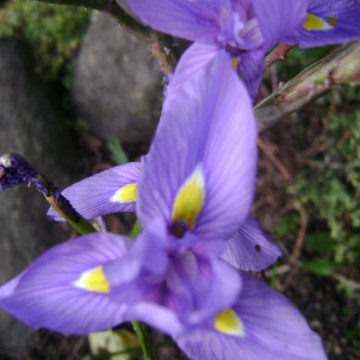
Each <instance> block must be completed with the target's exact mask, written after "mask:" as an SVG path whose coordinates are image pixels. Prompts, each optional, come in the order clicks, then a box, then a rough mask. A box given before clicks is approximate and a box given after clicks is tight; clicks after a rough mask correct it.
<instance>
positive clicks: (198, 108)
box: [137, 50, 257, 239]
mask: <svg viewBox="0 0 360 360" xmlns="http://www.w3.org/2000/svg"><path fill="white" fill-rule="evenodd" d="M176 76H177V73H175V74H174V78H175V77H176ZM256 135H257V131H256V122H255V118H254V114H253V111H252V107H251V103H250V99H249V96H248V94H247V91H246V89H245V87H244V85H243V84H242V82H241V81H240V80H239V79H238V77H237V74H236V73H235V72H234V71H233V69H232V67H231V61H230V57H229V55H228V54H227V53H226V52H225V51H222V50H219V51H218V52H217V55H216V56H214V57H213V59H212V60H211V61H210V62H209V63H208V64H207V65H206V66H203V67H202V68H201V69H199V70H198V71H197V72H196V73H194V74H193V76H192V77H191V78H189V79H188V80H187V81H185V82H184V83H183V86H182V87H181V89H178V90H177V91H176V96H170V97H169V98H168V97H167V98H166V100H165V105H164V109H163V113H162V116H161V119H160V123H159V126H158V129H157V132H156V134H155V138H154V141H153V144H152V147H151V149H150V152H149V155H148V158H147V163H146V168H145V170H144V175H143V177H142V179H141V180H140V182H139V189H138V190H139V196H138V201H137V213H138V217H139V219H140V222H141V224H142V226H143V228H145V227H146V226H147V225H148V224H150V223H151V222H152V221H153V220H154V219H156V218H163V219H165V220H166V221H167V223H168V225H169V226H170V225H171V216H172V214H173V205H174V201H175V198H176V195H177V194H178V192H179V190H180V188H181V187H182V186H183V185H184V184H185V183H186V181H187V180H188V179H189V177H190V176H191V174H193V173H194V170H195V169H196V168H199V169H201V173H202V176H203V177H204V187H205V189H204V191H205V201H204V204H203V207H202V210H201V211H200V212H199V215H198V216H197V218H196V221H195V226H194V233H196V234H197V236H199V237H201V238H207V239H210V238H220V239H225V238H228V237H229V236H230V235H231V234H233V233H234V232H235V231H236V229H237V228H238V227H239V226H240V224H241V222H242V221H244V220H245V218H246V217H247V215H248V213H249V211H250V207H251V203H252V200H253V195H254V188H255V176H256V159H257V149H256Z"/></svg>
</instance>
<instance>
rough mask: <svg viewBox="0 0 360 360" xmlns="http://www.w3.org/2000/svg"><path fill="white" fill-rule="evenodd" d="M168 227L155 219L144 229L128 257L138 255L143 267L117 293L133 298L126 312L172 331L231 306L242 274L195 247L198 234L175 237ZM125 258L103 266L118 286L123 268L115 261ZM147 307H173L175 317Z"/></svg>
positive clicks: (120, 298)
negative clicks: (171, 321)
mask: <svg viewBox="0 0 360 360" xmlns="http://www.w3.org/2000/svg"><path fill="white" fill-rule="evenodd" d="M153 225H155V226H153ZM159 225H160V226H159ZM164 231H165V234H164ZM166 232H167V229H166V228H165V227H164V226H161V224H159V223H158V222H155V224H152V226H150V227H147V228H146V229H145V230H144V231H143V232H142V233H141V234H140V236H139V237H138V239H137V240H136V243H135V244H134V246H132V248H131V249H130V251H129V252H128V254H127V255H126V256H125V257H126V258H129V257H132V258H134V259H140V262H141V265H140V268H141V270H140V271H139V272H138V276H137V277H136V278H134V279H132V281H131V282H129V283H128V284H125V285H124V287H123V288H121V284H119V285H120V286H118V287H117V289H116V293H115V291H114V299H115V298H116V301H118V302H119V303H123V302H126V303H128V304H129V307H128V309H127V311H126V316H127V317H128V318H130V319H134V318H135V319H137V320H140V321H146V322H147V323H148V324H150V325H151V326H154V327H156V328H158V329H161V330H162V331H165V332H167V333H172V334H173V333H174V332H179V331H180V330H181V329H182V328H186V327H188V326H195V325H196V324H199V323H201V322H202V321H204V319H207V318H209V317H211V316H214V315H215V314H216V313H218V312H219V311H221V310H222V309H223V308H224V307H229V306H231V305H232V304H233V303H234V302H235V301H236V299H237V296H238V294H239V291H240V288H241V278H240V276H239V273H238V271H236V270H235V269H234V268H233V267H231V266H230V265H228V264H227V263H226V262H225V261H223V260H219V259H211V258H209V257H207V256H206V255H205V256H204V253H203V252H202V251H201V249H199V248H197V247H196V251H193V248H192V244H193V243H196V242H197V241H198V242H201V240H199V239H196V236H195V235H193V234H191V233H187V234H186V236H185V237H184V238H182V239H172V238H173V237H172V236H171V235H169V234H168V235H166ZM164 239H165V242H164V241H163V240H164ZM171 240H174V241H175V242H173V243H171ZM178 242H179V243H178ZM122 261H123V259H120V260H119V261H118V262H113V263H112V264H111V267H112V268H111V269H110V267H107V268H106V269H105V270H106V274H109V276H108V279H109V281H110V283H111V284H114V285H115V286H117V285H118V284H117V283H116V281H117V279H116V278H117V277H118V275H117V274H119V273H121V272H122V268H117V266H119V265H120V266H122ZM128 262H129V261H128ZM123 283H124V282H123ZM131 299H132V300H131ZM147 307H148V308H149V309H150V308H151V309H153V310H154V309H158V311H159V312H165V313H166V312H167V311H172V312H173V313H174V314H176V319H177V320H176V322H175V323H174V324H166V323H165V322H164V319H163V318H161V317H160V318H159V317H158V316H155V315H154V316H150V315H149V314H146V311H145V310H144V309H146V308H147ZM144 315H146V317H145V318H144ZM180 324H181V325H180ZM172 327H173V328H172Z"/></svg>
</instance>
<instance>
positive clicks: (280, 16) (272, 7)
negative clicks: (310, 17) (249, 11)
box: [253, 0, 307, 51]
mask: <svg viewBox="0 0 360 360" xmlns="http://www.w3.org/2000/svg"><path fill="white" fill-rule="evenodd" d="M253 6H254V11H255V16H256V19H257V21H258V24H259V27H260V29H261V32H262V35H263V38H264V49H265V51H268V50H270V49H271V48H272V47H273V46H274V45H276V44H277V43H279V42H286V41H287V39H288V38H289V36H291V35H292V34H293V33H294V32H295V30H296V29H297V28H298V27H300V26H301V25H302V24H303V23H304V22H305V20H306V6H307V3H306V0H253Z"/></svg>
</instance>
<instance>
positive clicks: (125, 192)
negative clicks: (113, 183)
mask: <svg viewBox="0 0 360 360" xmlns="http://www.w3.org/2000/svg"><path fill="white" fill-rule="evenodd" d="M136 190H137V184H136V183H130V184H127V185H125V186H123V187H122V188H120V189H119V190H117V191H116V192H115V194H114V195H113V196H112V197H111V199H110V201H112V202H119V203H128V202H133V201H136Z"/></svg>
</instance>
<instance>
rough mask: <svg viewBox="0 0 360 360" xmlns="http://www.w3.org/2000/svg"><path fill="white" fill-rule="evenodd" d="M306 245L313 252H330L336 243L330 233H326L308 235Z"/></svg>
mask: <svg viewBox="0 0 360 360" xmlns="http://www.w3.org/2000/svg"><path fill="white" fill-rule="evenodd" d="M305 244H306V245H307V246H308V247H309V248H310V249H311V250H317V251H328V250H333V249H334V246H335V241H334V239H333V238H332V237H331V236H330V234H329V233H327V232H325V231H324V232H317V233H313V234H310V235H308V236H307V237H306V238H305Z"/></svg>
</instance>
